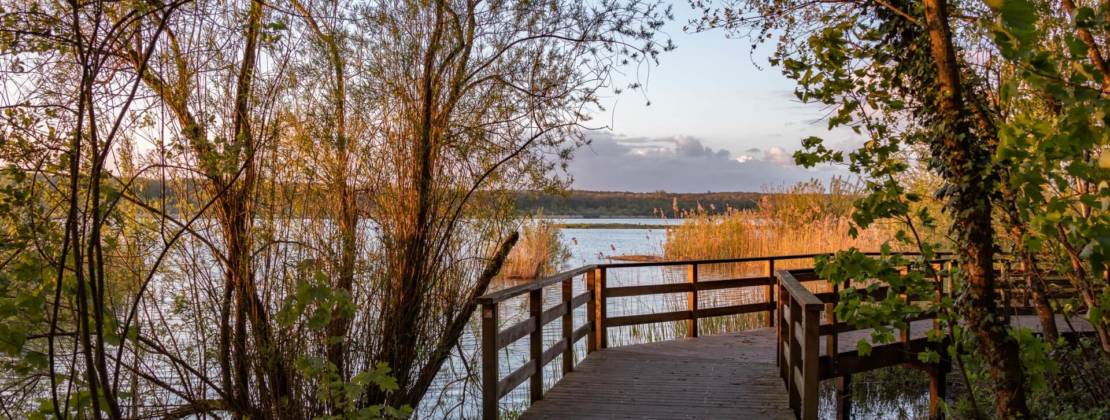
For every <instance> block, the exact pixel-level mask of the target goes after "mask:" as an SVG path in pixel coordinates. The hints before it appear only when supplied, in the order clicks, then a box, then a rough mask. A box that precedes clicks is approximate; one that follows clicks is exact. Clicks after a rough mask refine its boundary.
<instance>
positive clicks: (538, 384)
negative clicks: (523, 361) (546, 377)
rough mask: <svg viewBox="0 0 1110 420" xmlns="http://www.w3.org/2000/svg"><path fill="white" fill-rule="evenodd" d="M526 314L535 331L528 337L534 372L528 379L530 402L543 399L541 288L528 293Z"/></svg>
mask: <svg viewBox="0 0 1110 420" xmlns="http://www.w3.org/2000/svg"><path fill="white" fill-rule="evenodd" d="M528 314H529V315H531V317H532V320H533V322H535V325H536V327H535V329H533V330H532V334H530V335H529V337H528V350H529V351H528V356H529V359H531V361H532V363H534V364H535V370H533V371H532V374H531V375H530V376H531V377H530V378H528V379H529V382H530V385H529V387H528V396H529V397H530V399H531V400H532V402H533V403H534V402H536V401H539V400H541V399H543V288H542V287H541V288H538V289H536V290H533V291H530V292H528Z"/></svg>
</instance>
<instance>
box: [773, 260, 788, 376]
mask: <svg viewBox="0 0 1110 420" xmlns="http://www.w3.org/2000/svg"><path fill="white" fill-rule="evenodd" d="M775 284H776V285H777V286H778V294H779V299H778V302H777V303H775V311H774V314H775V318H776V321H775V323H776V324H778V325H777V328H775V363H776V364H778V365H779V370H780V371H781V372H780V373H782V379H783V380H786V373H783V372H786V370H785V366H786V355H785V353H784V352H783V351H784V349H783V345H782V340H783V337H786V336H787V335H786V333H787V332H788V326H787V324H786V306H787V305H786V304H787V303H788V302H789V301H790V295H789V294H787V292H786V288H785V286H783V285H782V279H780V278H778V276H775Z"/></svg>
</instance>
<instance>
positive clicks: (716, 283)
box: [694, 277, 775, 292]
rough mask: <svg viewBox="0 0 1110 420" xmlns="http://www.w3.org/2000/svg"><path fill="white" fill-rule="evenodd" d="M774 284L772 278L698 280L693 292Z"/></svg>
mask: <svg viewBox="0 0 1110 420" xmlns="http://www.w3.org/2000/svg"><path fill="white" fill-rule="evenodd" d="M773 284H775V278H774V277H744V278H738V279H726V280H701V279H699V280H698V283H697V285H695V286H694V290H697V291H699V292H700V291H703V290H718V289H739V288H743V287H756V286H768V285H773Z"/></svg>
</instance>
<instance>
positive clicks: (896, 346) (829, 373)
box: [819, 338, 929, 379]
mask: <svg viewBox="0 0 1110 420" xmlns="http://www.w3.org/2000/svg"><path fill="white" fill-rule="evenodd" d="M928 343H929V340H928V339H926V338H917V339H913V340H910V341H909V351H907V347H906V345H905V344H903V343H901V342H895V343H889V344H883V345H878V346H874V347H872V348H871V354H869V355H867V356H861V355H860V354H859V351H858V350H852V351H847V352H841V353H840V354H839V355H837V360H836V364H835V366H834V365H833V364H832V363H831V362H830V361H829V360H828V357H829V356H821V359H823V361H822V363H821V368H820V369H819V370H821V373H820V377H821V379H828V378H835V377H839V376H844V375H851V374H856V373H861V372H866V371H869V370H875V369H880V368H884V367H888V366H894V365H900V364H903V363H907V362H916V361H917V354H918V353H920V352H922V351H924V350H925V349H926V347H927V346H928Z"/></svg>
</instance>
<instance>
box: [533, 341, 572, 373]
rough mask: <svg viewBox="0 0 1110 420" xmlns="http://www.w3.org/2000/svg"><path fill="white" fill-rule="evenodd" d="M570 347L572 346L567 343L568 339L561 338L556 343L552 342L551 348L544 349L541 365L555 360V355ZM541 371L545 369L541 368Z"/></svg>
mask: <svg viewBox="0 0 1110 420" xmlns="http://www.w3.org/2000/svg"><path fill="white" fill-rule="evenodd" d="M568 348H570V346H568V345H567V340H559V341H557V342H556V343H555V344H552V345H551V347H550V348H548V349H547V350H544V351H543V356H542V357H540V366H541V367H542V366H547V364H548V363H551V361H552V360H555V357H557V356H559V354H561V353H563V352H564V351H566V350H567V349H568ZM540 371H543V369H542V368H541V369H540Z"/></svg>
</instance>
